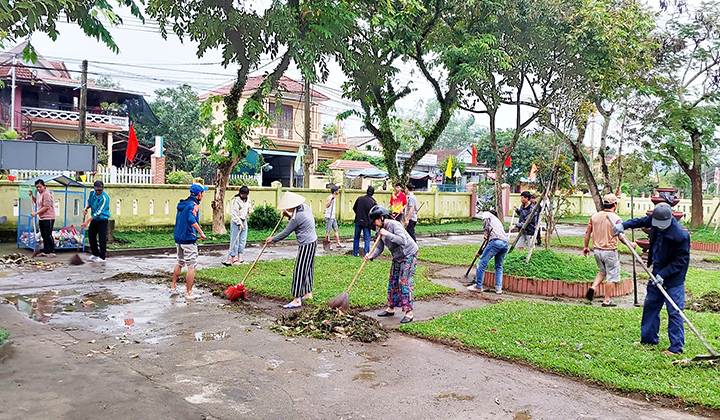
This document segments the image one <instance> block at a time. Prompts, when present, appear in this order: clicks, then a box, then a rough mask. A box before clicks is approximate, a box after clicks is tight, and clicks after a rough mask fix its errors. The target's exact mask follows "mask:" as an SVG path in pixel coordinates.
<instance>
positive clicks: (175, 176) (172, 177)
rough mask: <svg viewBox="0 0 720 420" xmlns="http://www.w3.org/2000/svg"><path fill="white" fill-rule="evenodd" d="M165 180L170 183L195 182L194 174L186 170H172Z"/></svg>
mask: <svg viewBox="0 0 720 420" xmlns="http://www.w3.org/2000/svg"><path fill="white" fill-rule="evenodd" d="M165 182H166V183H168V184H181V185H190V184H192V183H193V176H192V174H191V173H189V172H185V171H172V172H170V173H169V174H168V176H167V178H165Z"/></svg>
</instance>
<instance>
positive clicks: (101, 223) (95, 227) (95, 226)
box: [88, 219, 108, 260]
mask: <svg viewBox="0 0 720 420" xmlns="http://www.w3.org/2000/svg"><path fill="white" fill-rule="evenodd" d="M107 228H108V221H107V220H96V219H93V220H92V221H91V222H90V228H89V229H88V235H90V249H91V250H92V254H93V255H94V256H96V257H100V258H102V259H103V260H104V259H105V250H106V249H107ZM98 238H99V239H100V249H99V250H98Z"/></svg>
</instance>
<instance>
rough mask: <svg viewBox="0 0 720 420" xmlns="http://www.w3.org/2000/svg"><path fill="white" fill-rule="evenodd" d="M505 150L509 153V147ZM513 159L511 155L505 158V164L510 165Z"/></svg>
mask: <svg viewBox="0 0 720 420" xmlns="http://www.w3.org/2000/svg"><path fill="white" fill-rule="evenodd" d="M504 151H505V153H507V148H505V150H504ZM511 160H512V159H510V156H508V157H507V159H505V166H510V162H511Z"/></svg>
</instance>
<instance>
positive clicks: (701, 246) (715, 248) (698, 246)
mask: <svg viewBox="0 0 720 420" xmlns="http://www.w3.org/2000/svg"><path fill="white" fill-rule="evenodd" d="M690 249H694V250H695V251H709V252H720V244H710V243H706V242H690ZM503 277H504V276H503Z"/></svg>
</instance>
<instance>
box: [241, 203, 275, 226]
mask: <svg viewBox="0 0 720 420" xmlns="http://www.w3.org/2000/svg"><path fill="white" fill-rule="evenodd" d="M278 220H280V212H279V211H277V210H276V209H275V207H273V206H271V205H269V204H265V205H262V206H258V207H255V208H254V209H253V212H252V214H251V215H250V217H248V227H249V228H250V229H259V230H264V229H272V228H274V227H275V225H276V224H277V222H278Z"/></svg>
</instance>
